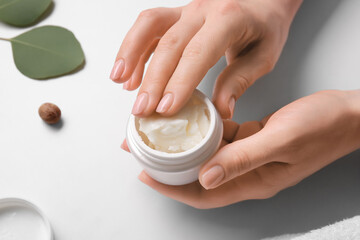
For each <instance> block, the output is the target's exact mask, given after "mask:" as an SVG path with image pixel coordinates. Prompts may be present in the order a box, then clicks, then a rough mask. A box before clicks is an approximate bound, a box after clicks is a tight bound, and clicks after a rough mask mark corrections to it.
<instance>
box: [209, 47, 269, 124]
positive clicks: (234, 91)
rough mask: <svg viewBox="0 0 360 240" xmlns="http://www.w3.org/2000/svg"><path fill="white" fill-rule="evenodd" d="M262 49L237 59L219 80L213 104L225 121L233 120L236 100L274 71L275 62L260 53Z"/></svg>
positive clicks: (216, 84) (215, 88)
mask: <svg viewBox="0 0 360 240" xmlns="http://www.w3.org/2000/svg"><path fill="white" fill-rule="evenodd" d="M260 49H262V48H257V49H253V50H254V51H253V52H251V53H248V54H247V55H245V56H241V57H239V58H238V59H236V60H235V61H234V62H232V63H231V64H230V65H229V66H227V67H226V68H225V69H224V71H223V72H222V73H221V74H220V75H219V77H218V78H217V80H216V83H215V87H214V92H213V102H214V104H215V106H216V108H217V110H218V111H219V113H220V115H221V116H222V118H223V119H231V118H232V116H233V113H234V107H235V102H236V100H237V99H238V98H239V97H240V96H241V95H242V94H243V93H244V92H245V91H246V90H247V89H248V88H249V87H250V86H251V85H252V84H253V83H254V82H255V81H256V80H257V79H258V78H260V77H262V76H263V75H265V74H267V73H269V72H270V71H271V70H272V69H273V67H274V63H275V61H272V59H270V60H269V59H267V58H266V57H265V56H263V55H264V54H261V53H259V50H260ZM273 62H274V63H273Z"/></svg>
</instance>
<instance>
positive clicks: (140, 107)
mask: <svg viewBox="0 0 360 240" xmlns="http://www.w3.org/2000/svg"><path fill="white" fill-rule="evenodd" d="M148 102H149V94H148V93H146V92H143V93H141V94H140V95H139V96H138V97H137V99H136V101H135V104H134V107H133V109H132V111H131V113H132V114H134V115H139V114H141V113H142V112H143V111H144V110H145V108H146V106H147V104H148Z"/></svg>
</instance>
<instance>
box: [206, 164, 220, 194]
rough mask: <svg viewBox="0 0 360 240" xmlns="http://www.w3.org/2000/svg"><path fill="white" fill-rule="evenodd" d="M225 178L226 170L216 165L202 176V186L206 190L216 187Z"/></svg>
mask: <svg viewBox="0 0 360 240" xmlns="http://www.w3.org/2000/svg"><path fill="white" fill-rule="evenodd" d="M224 176H225V172H224V169H223V168H222V167H221V166H219V165H215V166H213V167H212V168H210V169H209V170H207V171H206V172H205V173H204V174H203V175H202V176H201V184H202V185H203V187H204V188H206V189H209V188H212V187H215V186H216V185H217V184H218V183H220V182H221V180H223V178H224Z"/></svg>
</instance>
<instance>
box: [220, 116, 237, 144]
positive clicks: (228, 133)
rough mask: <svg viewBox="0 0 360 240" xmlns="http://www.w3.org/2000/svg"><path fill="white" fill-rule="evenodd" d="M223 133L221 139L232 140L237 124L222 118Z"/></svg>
mask: <svg viewBox="0 0 360 240" xmlns="http://www.w3.org/2000/svg"><path fill="white" fill-rule="evenodd" d="M223 126H224V133H223V139H224V140H225V141H227V142H232V141H233V139H234V137H235V135H236V133H237V132H238V129H239V126H240V125H239V124H238V123H236V122H233V121H231V120H223Z"/></svg>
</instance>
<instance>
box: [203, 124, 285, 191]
mask: <svg viewBox="0 0 360 240" xmlns="http://www.w3.org/2000/svg"><path fill="white" fill-rule="evenodd" d="M254 131H256V129H255V128H254V129H251V130H244V128H243V129H241V126H240V130H238V132H237V135H238V136H235V137H239V138H242V137H244V135H245V134H244V132H245V133H246V132H247V133H248V134H251V133H253V132H254ZM278 150H279V147H277V143H276V136H274V134H273V133H272V132H271V131H269V130H265V129H263V130H262V131H260V132H257V133H255V134H254V135H252V136H250V137H246V138H244V139H241V140H238V141H235V142H233V143H230V144H228V145H226V146H225V147H223V148H222V149H220V150H219V151H218V152H217V153H216V154H215V156H214V157H212V158H211V159H210V160H209V161H208V162H207V163H205V164H204V165H203V166H202V168H201V170H200V173H199V180H200V182H201V184H202V186H204V187H205V188H206V189H212V188H215V187H217V186H219V185H221V184H223V183H225V182H227V181H229V180H231V179H233V178H235V177H237V176H240V175H242V174H245V173H247V172H249V171H251V170H253V169H255V168H258V167H260V166H262V165H264V164H266V163H269V162H272V161H273V160H274V159H273V158H274V156H276V155H277V151H278Z"/></svg>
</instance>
